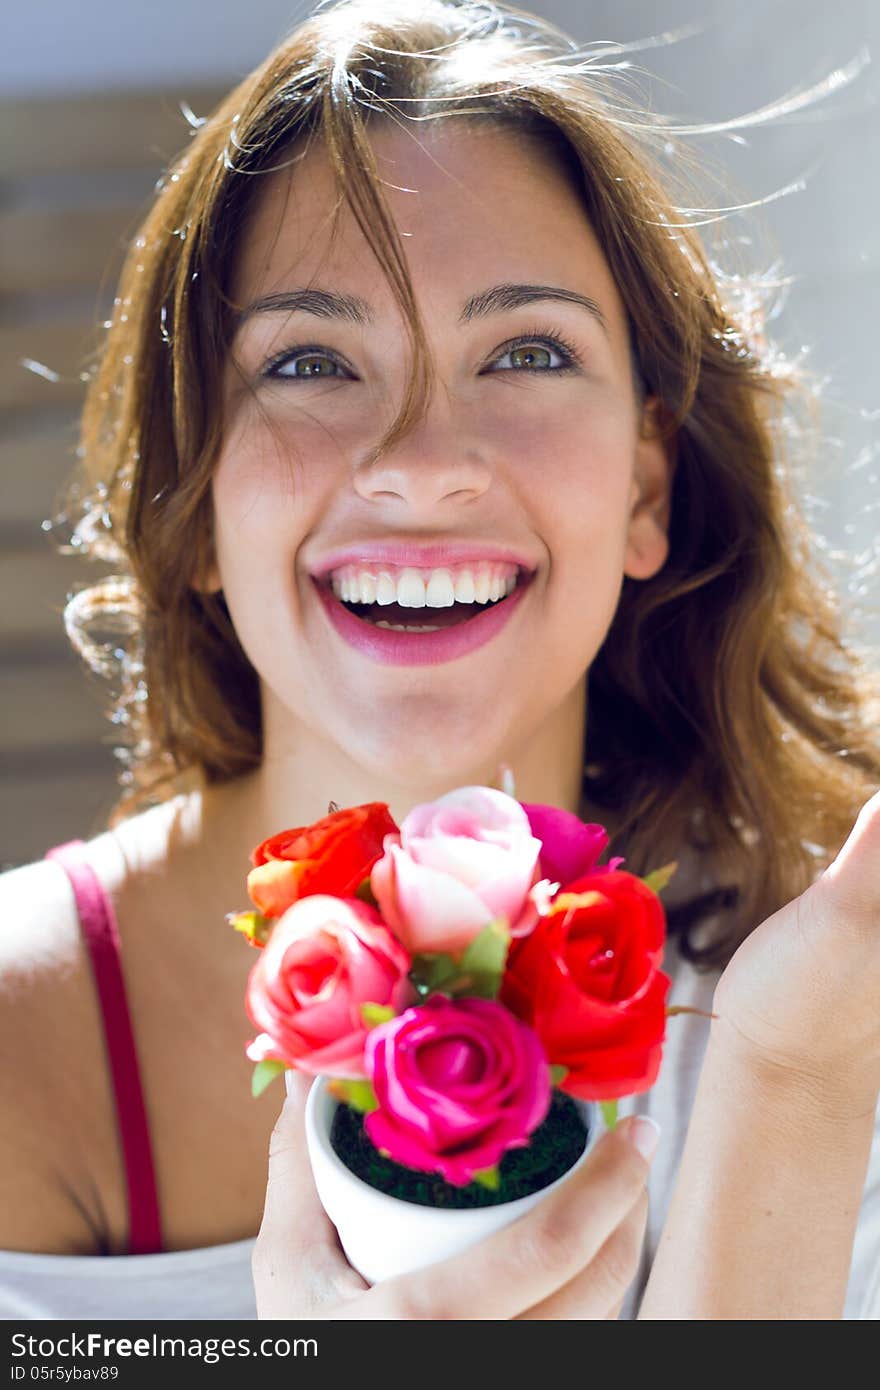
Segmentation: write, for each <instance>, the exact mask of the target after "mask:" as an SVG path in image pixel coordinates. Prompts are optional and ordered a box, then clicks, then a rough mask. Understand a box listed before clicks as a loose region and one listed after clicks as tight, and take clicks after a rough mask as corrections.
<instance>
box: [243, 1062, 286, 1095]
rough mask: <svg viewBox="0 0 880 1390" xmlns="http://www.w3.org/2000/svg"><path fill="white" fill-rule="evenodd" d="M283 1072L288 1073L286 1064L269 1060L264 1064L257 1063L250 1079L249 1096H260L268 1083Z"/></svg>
mask: <svg viewBox="0 0 880 1390" xmlns="http://www.w3.org/2000/svg"><path fill="white" fill-rule="evenodd" d="M283 1071H289V1067H288V1065H287V1063H286V1062H275V1061H273V1060H272V1059H271V1058H269V1059H268V1060H267V1061H265V1062H258V1063H257V1065H256V1066H255V1067H254V1072H253V1076H252V1077H251V1095H252V1096H261V1095H262V1094H263V1092H264V1091H265V1089H266V1087H267V1086H268V1085H269V1082H270V1081H274V1080H275V1078H276V1076H280V1075H281V1073H282V1072H283Z"/></svg>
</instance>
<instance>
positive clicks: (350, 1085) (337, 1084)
mask: <svg viewBox="0 0 880 1390" xmlns="http://www.w3.org/2000/svg"><path fill="white" fill-rule="evenodd" d="M328 1089H329V1091H330V1094H331V1095H334V1096H335V1097H336V1099H337V1100H341V1101H344V1103H345V1104H346V1105H350V1106H351V1108H352V1110H357V1111H358V1112H359V1113H360V1114H361V1115H369V1113H370V1111H371V1110H378V1109H379V1102H378V1101H377V1099H376V1092H375V1091H374V1090H373V1085H372V1082H370V1081H361V1080H357V1079H354V1078H351V1077H344V1076H337V1077H334V1078H333V1080H332V1081H331V1082H330V1083H329V1086H328Z"/></svg>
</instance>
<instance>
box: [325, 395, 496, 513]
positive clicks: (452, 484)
mask: <svg viewBox="0 0 880 1390" xmlns="http://www.w3.org/2000/svg"><path fill="white" fill-rule="evenodd" d="M464 416H465V412H464V410H463V409H462V408H461V407H458V408H457V407H456V405H455V402H454V401H453V400H452V399H451V397H450V394H449V393H448V392H446V391H443V390H440V391H435V392H434V393H433V399H432V401H431V403H430V405H429V406H427V407H426V408H425V409H424V410H423V412H422V414H421V416H420V418H419V419H418V420H416V421H415V423H414V424H412V425H411V426H410V428H409V429H408V430H407V432H406V434H405V435H403V436H402V437H401V438H400V439H398V440H397V442H396V443H394V444H392V445H391V447H390V449H386V450H385V451H383V453H381V454H380V455H379V457H378V458H370V459H368V460H367V461H366V462H363V463H361V464H360V465H359V466H358V467H357V468H356V469H355V472H354V478H353V486H354V489H355V491H356V492H357V494H358V496H359V497H362V498H364V500H365V501H378V500H381V499H382V498H388V499H397V500H398V501H400V502H403V503H405V504H406V506H407V509H408V511H409V512H410V513H411V514H412V515H413V516H418V515H420V514H422V513H424V515H425V517H426V518H429V519H430V518H432V517H434V514H435V513H436V509H437V507H438V505H440V504H441V503H443V502H447V501H455V502H459V503H465V502H470V501H473V500H475V499H476V498H477V497H479V496H481V495H482V494H483V493H484V492H485V491H486V490H487V488H488V487H489V484H490V480H491V470H490V468H489V466H488V464H487V462H486V460H485V457H484V450H483V449H481V447H480V446H479V444H478V443H477V441H476V439H475V438H474V436H473V433H472V430H471V429H470V427H469V425H468V422H467V420H466V419H465V418H464Z"/></svg>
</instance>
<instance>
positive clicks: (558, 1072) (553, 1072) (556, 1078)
mask: <svg viewBox="0 0 880 1390" xmlns="http://www.w3.org/2000/svg"><path fill="white" fill-rule="evenodd" d="M568 1072H569V1068H568V1067H563V1066H560V1065H558V1064H557V1063H556V1062H554V1064H553V1066H552V1067H551V1068H550V1082H551V1085H553V1086H561V1085H562V1083H563V1081H564V1080H565V1078H566V1077H567V1076H568Z"/></svg>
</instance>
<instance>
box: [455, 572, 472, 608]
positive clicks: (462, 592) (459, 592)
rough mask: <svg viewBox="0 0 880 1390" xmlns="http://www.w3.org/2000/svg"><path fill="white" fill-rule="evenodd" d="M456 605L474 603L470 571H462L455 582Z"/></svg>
mask: <svg viewBox="0 0 880 1390" xmlns="http://www.w3.org/2000/svg"><path fill="white" fill-rule="evenodd" d="M455 601H456V603H473V602H474V576H473V575H472V574H471V572H470V570H462V572H461V574H460V575H459V576H458V577H457V579H456V581H455Z"/></svg>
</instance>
